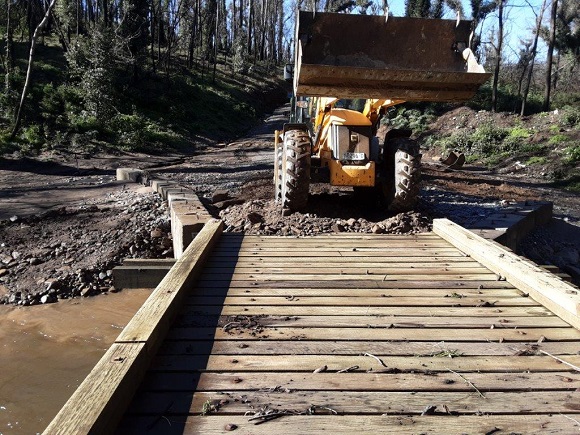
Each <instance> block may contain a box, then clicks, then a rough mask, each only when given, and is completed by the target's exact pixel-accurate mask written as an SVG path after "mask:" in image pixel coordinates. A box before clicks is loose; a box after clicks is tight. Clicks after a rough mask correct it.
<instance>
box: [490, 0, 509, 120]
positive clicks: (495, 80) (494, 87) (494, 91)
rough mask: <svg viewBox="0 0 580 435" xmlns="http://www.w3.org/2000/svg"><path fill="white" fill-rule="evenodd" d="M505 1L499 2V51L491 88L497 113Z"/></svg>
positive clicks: (494, 109) (492, 103)
mask: <svg viewBox="0 0 580 435" xmlns="http://www.w3.org/2000/svg"><path fill="white" fill-rule="evenodd" d="M504 1H506V0H499V3H498V14H497V15H498V35H497V49H496V59H495V67H494V69H493V84H492V87H491V110H492V112H497V86H498V82H499V70H500V67H501V53H502V48H503V7H504Z"/></svg>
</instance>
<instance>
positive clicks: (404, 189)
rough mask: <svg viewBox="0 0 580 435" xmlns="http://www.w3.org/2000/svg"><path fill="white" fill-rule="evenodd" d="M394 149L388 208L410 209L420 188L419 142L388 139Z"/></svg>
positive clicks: (401, 210) (414, 203)
mask: <svg viewBox="0 0 580 435" xmlns="http://www.w3.org/2000/svg"><path fill="white" fill-rule="evenodd" d="M390 142H391V143H390V145H392V146H393V148H394V149H395V157H394V177H395V178H394V191H393V199H392V201H391V203H390V204H389V210H390V211H394V212H403V211H409V210H412V209H413V208H414V207H415V206H416V205H417V201H418V199H419V191H420V189H421V186H420V184H421V153H420V150H419V144H418V143H417V142H415V141H414V140H412V139H409V138H397V139H393V140H391V141H390Z"/></svg>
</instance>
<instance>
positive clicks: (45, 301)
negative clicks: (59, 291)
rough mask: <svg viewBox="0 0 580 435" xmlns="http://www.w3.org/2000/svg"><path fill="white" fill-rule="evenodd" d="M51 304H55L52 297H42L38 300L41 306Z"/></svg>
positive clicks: (54, 299)
mask: <svg viewBox="0 0 580 435" xmlns="http://www.w3.org/2000/svg"><path fill="white" fill-rule="evenodd" d="M53 302H56V298H55V297H54V296H52V295H44V296H43V297H41V298H40V303H41V304H51V303H53Z"/></svg>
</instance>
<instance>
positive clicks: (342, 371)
mask: <svg viewBox="0 0 580 435" xmlns="http://www.w3.org/2000/svg"><path fill="white" fill-rule="evenodd" d="M358 369H359V366H352V367H348V368H346V369H342V370H339V371H337V372H336V373H348V372H352V371H355V370H358Z"/></svg>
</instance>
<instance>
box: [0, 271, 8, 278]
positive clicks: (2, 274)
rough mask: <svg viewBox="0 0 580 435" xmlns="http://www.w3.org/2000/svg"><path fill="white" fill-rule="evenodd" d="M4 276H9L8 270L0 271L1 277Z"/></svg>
mask: <svg viewBox="0 0 580 435" xmlns="http://www.w3.org/2000/svg"><path fill="white" fill-rule="evenodd" d="M4 275H8V269H0V277H1V276H4Z"/></svg>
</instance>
